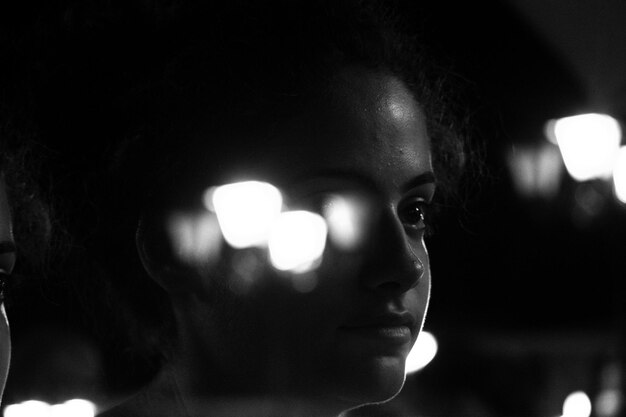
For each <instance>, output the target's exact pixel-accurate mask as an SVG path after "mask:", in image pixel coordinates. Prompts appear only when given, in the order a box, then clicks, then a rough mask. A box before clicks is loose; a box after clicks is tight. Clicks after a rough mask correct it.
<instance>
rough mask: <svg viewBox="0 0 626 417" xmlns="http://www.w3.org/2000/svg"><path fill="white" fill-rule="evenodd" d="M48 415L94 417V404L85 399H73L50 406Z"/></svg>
mask: <svg viewBox="0 0 626 417" xmlns="http://www.w3.org/2000/svg"><path fill="white" fill-rule="evenodd" d="M50 409H51V413H50V417H94V416H95V415H96V406H95V405H94V404H93V403H92V402H90V401H87V400H81V399H75V400H69V401H66V402H65V403H63V404H55V405H53V406H51V407H50Z"/></svg>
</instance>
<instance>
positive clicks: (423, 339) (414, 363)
mask: <svg viewBox="0 0 626 417" xmlns="http://www.w3.org/2000/svg"><path fill="white" fill-rule="evenodd" d="M438 349H439V345H438V343H437V339H435V336H433V334H432V333H430V332H427V331H424V330H422V331H421V332H420V334H419V336H418V337H417V340H416V341H415V345H413V348H412V349H411V352H409V356H407V358H406V365H405V368H404V372H405V373H406V374H410V373H413V372H416V371H419V370H420V369H422V368H424V367H425V366H426V365H428V364H429V363H430V362H431V361H432V360H433V359H434V358H435V356H436V355H437V350H438Z"/></svg>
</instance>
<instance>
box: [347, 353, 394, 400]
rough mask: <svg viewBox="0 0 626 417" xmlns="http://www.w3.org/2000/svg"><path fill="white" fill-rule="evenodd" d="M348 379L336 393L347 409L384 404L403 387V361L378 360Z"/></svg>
mask: <svg viewBox="0 0 626 417" xmlns="http://www.w3.org/2000/svg"><path fill="white" fill-rule="evenodd" d="M350 379H351V381H350V382H349V383H347V384H345V385H344V387H342V388H343V389H341V391H337V392H342V393H343V395H341V399H342V401H344V402H345V403H346V404H348V406H349V407H351V408H357V407H360V406H363V405H367V404H380V403H384V402H386V401H389V400H391V399H392V398H394V397H395V396H396V395H397V394H398V393H399V392H400V390H401V389H402V387H403V385H404V380H405V373H404V359H400V358H394V357H391V358H379V359H377V360H376V361H375V363H373V364H370V366H367V367H364V368H363V369H360V370H359V372H357V373H355V374H353V375H352V378H350Z"/></svg>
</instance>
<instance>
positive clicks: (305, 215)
mask: <svg viewBox="0 0 626 417" xmlns="http://www.w3.org/2000/svg"><path fill="white" fill-rule="evenodd" d="M326 235H327V227H326V222H325V220H324V218H322V216H320V215H319V214H316V213H311V212H309V211H304V210H300V211H288V212H285V213H282V214H281V215H280V216H279V217H278V219H277V220H276V222H275V223H274V226H273V227H272V230H271V234H270V238H269V242H268V245H269V252H270V260H271V262H272V265H273V266H274V268H276V269H278V270H281V271H291V272H299V273H302V272H306V271H309V270H311V269H312V268H313V267H315V266H316V265H317V263H318V262H319V261H320V260H321V257H322V254H323V252H324V248H325V247H326Z"/></svg>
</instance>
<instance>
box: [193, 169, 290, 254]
mask: <svg viewBox="0 0 626 417" xmlns="http://www.w3.org/2000/svg"><path fill="white" fill-rule="evenodd" d="M204 202H205V206H206V207H207V208H208V209H210V210H214V211H215V213H216V214H217V220H218V222H219V225H220V229H221V231H222V234H223V235H224V239H225V240H226V241H227V242H228V243H229V244H230V245H231V246H232V247H234V248H236V249H243V248H248V247H252V246H264V245H265V244H266V242H267V239H268V237H269V234H270V230H271V227H272V225H273V223H274V221H275V220H276V219H277V217H278V216H279V214H280V211H281V208H282V196H281V194H280V191H278V189H277V188H276V187H274V186H273V185H271V184H268V183H265V182H258V181H246V182H239V183H234V184H228V185H223V186H220V187H216V188H214V189H210V190H209V191H207V193H206V195H205V198H204Z"/></svg>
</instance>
